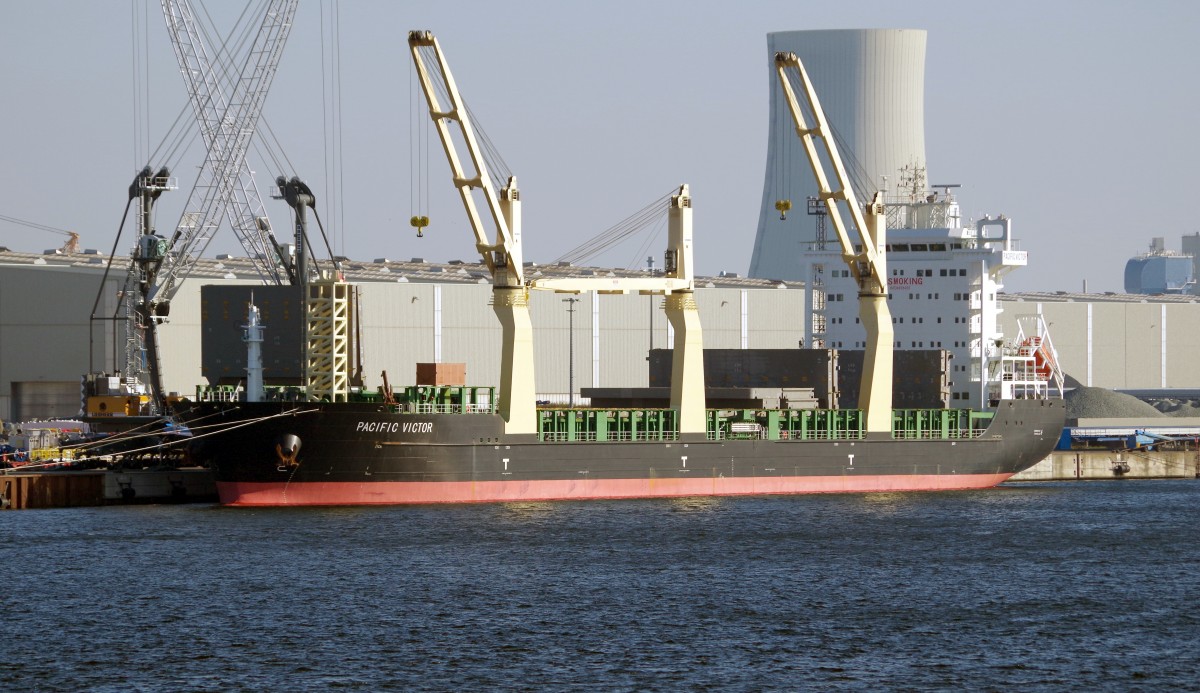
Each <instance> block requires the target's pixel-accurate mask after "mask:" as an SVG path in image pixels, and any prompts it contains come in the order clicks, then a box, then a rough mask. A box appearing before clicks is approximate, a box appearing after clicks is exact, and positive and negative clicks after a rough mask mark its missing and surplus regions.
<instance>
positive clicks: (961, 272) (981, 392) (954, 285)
mask: <svg viewBox="0 0 1200 693" xmlns="http://www.w3.org/2000/svg"><path fill="white" fill-rule="evenodd" d="M902 173H903V175H902V176H901V188H902V189H903V190H904V192H901V193H899V194H897V193H895V192H892V193H890V194H887V195H885V197H884V200H885V207H886V214H887V227H888V231H887V245H886V251H887V257H888V278H887V279H888V304H889V306H890V308H891V317H892V322H893V331H894V343H893V346H894V347H895V348H896V349H897V350H906V349H942V350H945V351H946V352H948V354H949V355H950V359H949V363H950V373H948V374H947V375H948V381H949V383H950V384H949V402H948V405H949V406H952V407H971V408H976V409H982V408H987V407H988V404H989V400H990V397H989V389H990V387H991V386H990V385H989V378H988V377H987V375H988V373H989V372H992V371H993V370H994V368H993V365H994V364H995V363H997V362H998V361H999V360H1000V359H1001V356H1002V354H1003V351H1004V335H1003V333H1002V331H1001V329H1000V314H1001V312H1002V310H1003V308H1002V307H1001V304H1000V301H999V299H998V295H999V293H1000V291H1001V290H1002V289H1003V288H1004V277H1005V275H1007V274H1008V273H1009V272H1011V271H1012V270H1014V269H1016V268H1018V267H1024V266H1025V265H1026V264H1027V263H1028V253H1027V252H1026V251H1024V250H1020V249H1019V246H1018V244H1017V241H1016V239H1015V238H1014V237H1013V234H1012V220H1011V219H1009V218H1007V217H1005V216H998V217H985V218H983V219H980V220H978V221H976V222H974V223H970V222H964V220H963V218H962V213H961V211H960V209H959V205H958V200H957V198H956V197H955V195H954V191H955V189H956V188H957V187H958V186H957V185H937V186H932V189H930V187H929V186H927V185H926V184H925V179H924V171H923V170H922V169H921V168H918V167H910V168H909V169H908V170H906V171H904V172H902ZM813 216H815V219H816V225H817V233H816V240H814V241H812V242H810V243H806V244H804V245H803V247H802V250H801V264H802V267H803V271H804V276H805V278H806V281H807V286H808V291H807V294H806V297H805V313H806V314H807V316H808V320H807V321H806V322H805V344H806V345H807V346H812V347H815V348H837V349H862V348H864V347H865V344H866V331H865V330H864V329H863V327H862V325H861V324H860V322H859V319H858V303H857V298H856V294H857V285H856V283H855V280H854V278H853V277H851V276H850V272H849V271H848V270H846V269H845V267H844V263H843V262H842V260H841V249H840V248H839V247H838V246H837V245H836V244H834V243H832V242H830V241H828V240H827V239H826V235H825V231H824V225H825V217H824V215H823V213H821V211H820V209H819V208H818V210H817V211H816V213H815V214H814V215H813Z"/></svg>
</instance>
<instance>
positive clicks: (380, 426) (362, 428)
mask: <svg viewBox="0 0 1200 693" xmlns="http://www.w3.org/2000/svg"><path fill="white" fill-rule="evenodd" d="M354 430H355V431H356V432H358V433H433V422H432V421H404V422H399V421H359V422H358V425H356V426H355V427H354Z"/></svg>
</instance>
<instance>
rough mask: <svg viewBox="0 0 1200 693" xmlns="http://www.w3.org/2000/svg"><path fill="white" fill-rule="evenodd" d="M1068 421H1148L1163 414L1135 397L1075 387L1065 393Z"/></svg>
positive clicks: (1096, 388)
mask: <svg viewBox="0 0 1200 693" xmlns="http://www.w3.org/2000/svg"><path fill="white" fill-rule="evenodd" d="M1063 399H1064V400H1065V401H1066V403H1067V418H1070V419H1150V418H1156V417H1160V416H1163V413H1162V412H1160V411H1159V410H1157V409H1155V408H1154V407H1152V406H1150V405H1149V404H1146V403H1145V402H1143V401H1142V400H1140V399H1138V398H1137V397H1133V396H1131V395H1126V394H1122V393H1120V392H1113V391H1112V390H1106V389H1104V388H1102V387H1077V388H1075V389H1074V390H1071V391H1070V392H1068V393H1066V394H1065V395H1064V396H1063Z"/></svg>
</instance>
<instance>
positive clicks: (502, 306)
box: [408, 31, 707, 438]
mask: <svg viewBox="0 0 1200 693" xmlns="http://www.w3.org/2000/svg"><path fill="white" fill-rule="evenodd" d="M408 45H409V49H410V51H411V53H412V58H413V63H414V66H415V67H416V71H417V76H418V79H419V81H420V83H421V89H422V91H423V92H424V94H425V98H426V101H427V102H428V105H429V115H430V116H431V117H432V118H433V122H434V125H435V128H436V130H437V133H438V137H439V139H440V140H441V142H442V148H443V150H444V151H445V153H446V158H447V160H448V161H449V164H450V171H451V175H452V177H453V181H454V185H455V187H456V188H458V191H459V195H460V197H461V198H462V202H463V207H464V208H465V209H466V212H467V218H468V220H469V222H470V224H471V229H472V231H473V232H474V234H475V248H476V250H478V251H479V253H480V255H481V256H482V258H483V262H484V264H485V265H487V268H488V270H489V272H490V273H491V275H492V285H493V302H492V308H493V310H494V311H495V313H496V315H497V317H498V318H499V319H500V323H501V325H502V328H503V329H502V339H503V345H502V354H501V376H500V393H499V411H500V415H501V417H502V418H503V419H504V421H505V432H506V433H515V434H527V433H528V434H531V433H536V431H537V429H536V425H537V421H536V408H535V404H536V402H535V389H534V367H533V329H532V325H531V322H530V318H529V300H528V292H529V289H543V290H550V291H558V292H565V293H580V292H583V291H597V292H602V293H628V292H630V291H638V292H640V293H647V294H663V295H666V297H667V298H666V301H665V302H664V304H665V306H664V307H665V310H666V312H667V317H668V319H669V320H670V321H671V325H672V327H673V328H674V330H675V352H674V359H675V360H674V361H673V363H672V378H671V384H672V390H671V407H672V408H673V409H677V410H678V411H679V412H680V435H681V437H688V438H694V437H702V436H704V435H705V431H706V425H707V424H706V420H705V399H704V370H703V361H702V359H703V341H702V338H701V331H700V319H699V313H698V312H697V310H696V302H695V299H694V298H693V293H692V292H693V290H694V289H695V280H694V278H693V273H692V224H691V212H692V200H691V196H690V194H689V192H688V187H687V186H686V185H683V186H680V188H679V191H678V193H677V194H676V195H674V196H672V198H671V202H670V207H669V219H670V224H669V227H670V228H669V232H668V249H667V251H666V258H665V259H666V272H665V276H663V277H654V278H539V279H535V280H531V281H528V280H526V279H525V276H524V266H523V263H522V249H521V213H520V212H521V208H520V193H519V191H518V189H517V181H516V177H511V178H509V179H508V182H507V184H506V185H505V186H504V187H503V188H502V189H501V190H500V191H499V192H498V193H497V192H496V190H495V186H494V184H493V183H492V180H491V177H490V175H489V173H488V169H487V164H486V163H485V161H484V159H483V156H482V154H481V151H480V147H479V144H478V140H477V138H476V134H475V126H474V124H473V123H472V121H471V118H470V116H469V114H468V112H467V108H466V105H465V104H464V103H463V100H462V97H461V96H460V94H459V92H458V87H457V85H456V84H455V81H454V77H453V75H452V74H451V72H450V67H449V65H448V64H447V62H446V58H445V55H444V54H443V52H442V49H441V46H440V45H439V43H438V41H437V38H436V37H434V35H433V33H432V32H429V31H411V32H409V34H408ZM443 98H444V100H445V103H443ZM456 136H457V139H458V140H461V142H463V143H464V144H465V146H466V149H467V155H468V157H469V164H470V168H469V169H468V168H466V166H464V163H463V161H462V159H461V158H460V157H459V154H458V145H457V144H456V139H455V138H456ZM475 190H478V191H480V193H481V194H482V196H483V202H484V205H485V207H486V209H487V211H488V215H489V220H490V222H491V224H490V228H489V226H487V225H485V223H484V220H483V217H482V216H481V214H480V212H479V205H478V204H477V203H476V199H475V194H474V192H473V191H475Z"/></svg>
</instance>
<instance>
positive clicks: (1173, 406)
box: [1153, 399, 1200, 418]
mask: <svg viewBox="0 0 1200 693" xmlns="http://www.w3.org/2000/svg"><path fill="white" fill-rule="evenodd" d="M1153 407H1154V408H1155V409H1157V410H1158V411H1160V412H1162V413H1163V414H1166V415H1167V416H1179V417H1188V418H1192V417H1195V418H1200V402H1197V401H1196V400H1194V399H1159V400H1155V401H1154V402H1153Z"/></svg>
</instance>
